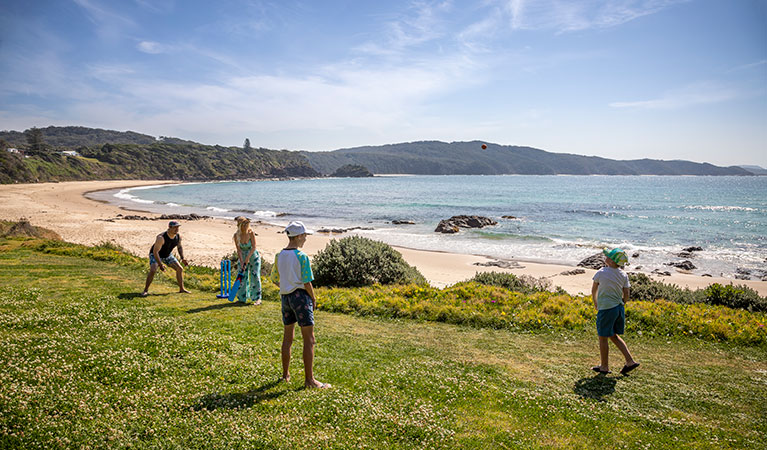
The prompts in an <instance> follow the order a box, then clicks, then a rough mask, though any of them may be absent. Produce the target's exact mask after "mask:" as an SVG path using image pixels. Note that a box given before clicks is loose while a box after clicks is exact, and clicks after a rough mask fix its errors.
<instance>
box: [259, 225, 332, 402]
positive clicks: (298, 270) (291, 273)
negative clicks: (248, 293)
mask: <svg viewBox="0 0 767 450" xmlns="http://www.w3.org/2000/svg"><path fill="white" fill-rule="evenodd" d="M285 233H286V234H287V235H288V239H289V242H288V246H287V247H285V248H284V249H283V250H282V251H281V252H280V253H278V254H277V255H276V256H275V257H274V265H273V266H272V274H271V279H272V281H274V282H275V283H277V284H279V286H280V298H281V300H282V323H283V325H284V326H285V330H284V333H283V337H282V380H283V381H286V382H287V381H290V348H291V346H292V345H293V335H294V333H295V327H296V322H297V323H298V325H299V326H300V327H301V337H302V338H303V340H304V353H303V357H304V376H305V381H304V386H306V388H319V389H327V388H330V387H331V386H330V384H327V383H320V382H319V381H317V380H316V379H314V345H315V340H314V306H315V305H316V303H317V298H316V297H315V295H314V287H313V286H312V281H313V280H314V275H313V274H312V266H311V264H310V263H309V257H308V256H306V253H304V252H302V251H300V250H299V248H301V247H303V246H304V243H305V242H306V235H307V234H311V233H312V231H309V230H307V229H306V227H305V226H304V224H303V223H301V222H290V224H289V225H288V226H287V228H285Z"/></svg>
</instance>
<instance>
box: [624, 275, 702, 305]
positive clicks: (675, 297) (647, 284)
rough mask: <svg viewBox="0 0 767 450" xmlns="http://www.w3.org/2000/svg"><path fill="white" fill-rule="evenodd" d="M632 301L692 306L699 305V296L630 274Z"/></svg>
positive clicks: (643, 276) (672, 285)
mask: <svg viewBox="0 0 767 450" xmlns="http://www.w3.org/2000/svg"><path fill="white" fill-rule="evenodd" d="M628 275H629V282H630V283H631V300H632V301H647V302H654V301H655V300H660V299H663V300H667V301H670V302H674V303H682V304H692V303H698V302H699V301H700V300H699V296H698V295H696V293H695V292H693V291H691V290H690V289H687V288H684V289H683V288H680V287H679V286H677V285H675V284H666V283H663V282H661V281H655V280H653V279H652V278H650V277H648V276H647V275H645V274H643V273H630V274H628Z"/></svg>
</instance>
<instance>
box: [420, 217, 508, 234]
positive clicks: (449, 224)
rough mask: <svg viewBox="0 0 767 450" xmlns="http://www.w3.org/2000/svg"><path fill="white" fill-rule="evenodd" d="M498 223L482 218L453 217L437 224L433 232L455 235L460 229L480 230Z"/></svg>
mask: <svg viewBox="0 0 767 450" xmlns="http://www.w3.org/2000/svg"><path fill="white" fill-rule="evenodd" d="M497 224H498V222H496V221H495V220H493V219H491V218H489V217H482V216H453V217H451V218H449V219H445V220H442V221H440V222H439V225H437V228H435V229H434V231H436V232H439V233H457V232H458V231H459V230H460V229H461V228H482V227H486V226H488V225H497Z"/></svg>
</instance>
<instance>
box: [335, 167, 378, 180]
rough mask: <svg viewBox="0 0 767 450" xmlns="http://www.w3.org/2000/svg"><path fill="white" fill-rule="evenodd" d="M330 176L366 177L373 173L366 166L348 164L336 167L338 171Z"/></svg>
mask: <svg viewBox="0 0 767 450" xmlns="http://www.w3.org/2000/svg"><path fill="white" fill-rule="evenodd" d="M330 176H331V177H344V178H365V177H372V176H373V174H372V173H371V172H370V171H369V170H368V168H367V167H365V166H360V165H356V164H347V165H345V166H341V167H339V168H338V169H336V171H335V172H333V173H332V174H331V175H330Z"/></svg>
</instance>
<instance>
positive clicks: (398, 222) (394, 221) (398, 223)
mask: <svg viewBox="0 0 767 450" xmlns="http://www.w3.org/2000/svg"><path fill="white" fill-rule="evenodd" d="M391 223H393V224H394V225H415V222H413V221H412V220H392V221H391Z"/></svg>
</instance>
